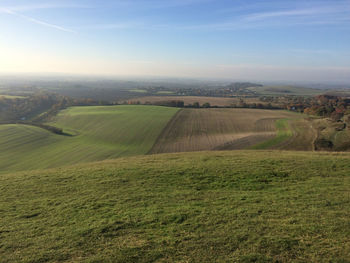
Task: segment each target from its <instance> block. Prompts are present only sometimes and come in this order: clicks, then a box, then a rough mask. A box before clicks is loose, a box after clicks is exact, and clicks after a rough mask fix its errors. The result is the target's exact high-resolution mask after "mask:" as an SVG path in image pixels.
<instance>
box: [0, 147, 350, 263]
mask: <svg viewBox="0 0 350 263" xmlns="http://www.w3.org/2000/svg"><path fill="white" fill-rule="evenodd" d="M349 189H350V155H349V154H339V153H338V154H331V153H329V154H326V153H304V152H298V153H296V152H278V151H257V152H254V151H234V152H211V153H207V152H201V153H196V154H194V153H188V154H186V153H183V154H168V155H154V156H141V157H130V158H121V159H118V160H110V161H104V162H100V163H92V164H84V165H79V166H74V167H69V168H59V169H52V170H44V171H32V172H23V173H15V174H7V175H0V211H1V217H0V237H1V246H0V254H1V262H349V258H350V241H349V236H350V190H349Z"/></svg>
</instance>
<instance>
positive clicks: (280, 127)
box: [252, 119, 293, 149]
mask: <svg viewBox="0 0 350 263" xmlns="http://www.w3.org/2000/svg"><path fill="white" fill-rule="evenodd" d="M275 125H276V130H277V132H276V136H275V137H274V138H271V139H269V140H266V141H264V142H262V143H259V144H257V145H253V146H252V149H269V148H273V147H277V146H278V145H280V144H281V143H283V142H284V141H286V140H288V139H289V138H291V137H292V136H293V131H292V129H291V128H290V126H289V123H288V120H287V119H280V120H277V121H276V122H275Z"/></svg>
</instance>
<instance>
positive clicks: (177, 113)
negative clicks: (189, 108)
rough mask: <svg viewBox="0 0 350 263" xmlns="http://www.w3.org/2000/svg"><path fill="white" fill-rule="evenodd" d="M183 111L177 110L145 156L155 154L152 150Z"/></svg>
mask: <svg viewBox="0 0 350 263" xmlns="http://www.w3.org/2000/svg"><path fill="white" fill-rule="evenodd" d="M183 111H184V109H179V110H178V111H177V112H176V113H175V114H174V116H173V117H171V119H170V120H169V121H168V123H167V124H166V125H165V126H164V128H163V130H162V131H161V132H160V133H159V135H158V137H157V139H156V140H155V142H154V144H153V145H152V147H151V149H150V150H149V151H148V152H147V153H146V154H145V155H150V154H156V153H154V152H153V150H154V148H155V147H156V146H157V145H158V143H159V142H160V140H161V138H163V136H164V135H165V133H166V132H165V131H166V130H167V129H168V128H169V127H170V125H171V123H172V122H174V121H175V119H176V118H177V117H178V115H180V113H181V112H183Z"/></svg>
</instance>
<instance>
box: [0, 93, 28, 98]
mask: <svg viewBox="0 0 350 263" xmlns="http://www.w3.org/2000/svg"><path fill="white" fill-rule="evenodd" d="M1 98H4V99H24V98H25V97H24V96H14V95H4V94H0V99H1Z"/></svg>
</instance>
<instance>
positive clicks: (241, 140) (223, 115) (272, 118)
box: [151, 109, 301, 153]
mask: <svg viewBox="0 0 350 263" xmlns="http://www.w3.org/2000/svg"><path fill="white" fill-rule="evenodd" d="M284 118H291V119H300V118H301V116H300V115H297V114H294V113H290V112H286V111H276V110H255V109H184V110H182V111H180V112H178V114H177V115H176V116H175V117H174V118H173V119H172V120H171V122H170V123H169V124H168V125H167V127H166V128H165V129H164V131H163V132H162V134H161V136H160V138H159V139H158V140H157V143H156V144H155V145H154V147H153V148H152V151H151V152H152V153H167V152H186V151H203V150H234V149H244V148H249V147H251V146H253V145H256V144H259V143H261V142H264V141H266V140H269V139H273V140H279V142H282V140H283V139H287V138H288V137H287V136H281V132H280V131H279V130H278V133H277V137H276V124H275V122H276V120H278V119H284ZM278 123H279V122H278ZM275 137H276V138H275ZM270 144H271V143H270ZM267 146H269V145H266V147H267ZM271 146H272V144H271ZM266 147H264V148H266Z"/></svg>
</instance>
